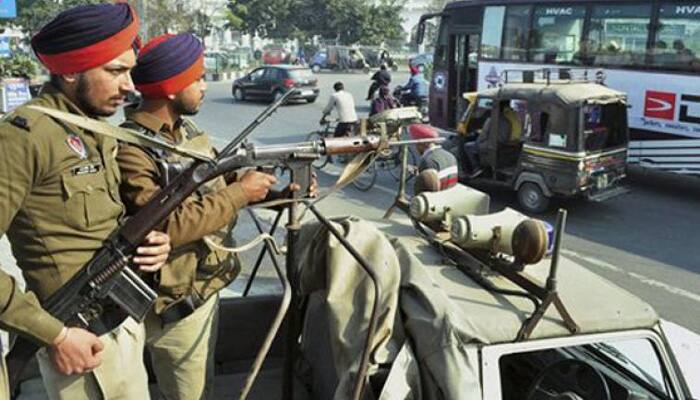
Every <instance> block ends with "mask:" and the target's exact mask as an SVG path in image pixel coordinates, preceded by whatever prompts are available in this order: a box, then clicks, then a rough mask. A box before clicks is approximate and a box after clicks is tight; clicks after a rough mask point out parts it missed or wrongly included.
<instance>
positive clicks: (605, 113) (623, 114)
mask: <svg viewBox="0 0 700 400" xmlns="http://www.w3.org/2000/svg"><path fill="white" fill-rule="evenodd" d="M583 121H584V124H583V146H584V149H585V150H586V151H587V152H595V151H602V150H606V149H610V148H615V147H620V146H624V145H625V144H626V143H627V109H626V107H625V105H624V104H621V103H613V104H604V105H603V104H586V105H585V106H584V107H583Z"/></svg>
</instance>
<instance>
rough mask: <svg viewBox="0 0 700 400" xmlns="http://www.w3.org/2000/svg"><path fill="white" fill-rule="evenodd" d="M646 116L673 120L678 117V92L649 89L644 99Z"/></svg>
mask: <svg viewBox="0 0 700 400" xmlns="http://www.w3.org/2000/svg"><path fill="white" fill-rule="evenodd" d="M644 116H645V117H649V118H660V119H670V120H671V121H673V120H674V119H675V117H676V94H675V93H669V92H655V91H653V90H647V95H646V98H645V99H644Z"/></svg>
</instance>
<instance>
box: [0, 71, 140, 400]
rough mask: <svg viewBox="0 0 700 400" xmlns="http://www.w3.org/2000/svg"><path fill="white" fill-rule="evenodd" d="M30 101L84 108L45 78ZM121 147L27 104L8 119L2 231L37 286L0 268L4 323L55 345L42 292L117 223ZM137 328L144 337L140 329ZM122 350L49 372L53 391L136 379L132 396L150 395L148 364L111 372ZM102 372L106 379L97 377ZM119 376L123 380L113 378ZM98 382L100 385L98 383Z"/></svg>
mask: <svg viewBox="0 0 700 400" xmlns="http://www.w3.org/2000/svg"><path fill="white" fill-rule="evenodd" d="M29 104H36V105H41V106H44V107H50V108H54V109H57V110H61V111H68V112H72V113H75V114H82V113H81V111H80V110H79V109H78V108H77V107H76V106H75V105H74V104H72V103H71V102H70V101H69V100H68V99H67V98H66V97H65V96H64V95H63V94H62V93H60V92H59V91H57V90H56V89H55V88H53V87H52V86H51V85H46V86H45V87H44V89H43V90H42V93H41V94H40V96H39V97H37V98H36V99H33V100H32V101H30V102H29ZM116 151H117V144H116V141H114V140H113V139H109V138H106V137H102V136H98V135H93V134H91V133H89V132H86V131H83V130H82V129H80V128H78V127H75V126H70V125H68V124H63V123H59V122H57V121H55V120H54V119H52V118H50V117H48V116H46V115H44V114H42V113H40V112H37V111H33V110H30V109H28V108H27V107H26V106H22V107H19V108H18V109H17V110H15V111H14V112H12V113H10V114H8V115H7V116H5V118H4V119H3V120H2V122H0V205H2V207H0V235H2V234H7V236H8V238H9V240H10V244H11V246H12V252H13V254H14V256H15V258H16V259H17V265H18V266H19V268H20V269H21V270H22V273H23V275H24V279H25V280H26V282H27V289H28V290H29V291H31V293H27V294H22V293H21V292H20V291H19V290H18V288H17V284H16V282H15V281H14V280H13V279H12V278H11V277H9V276H8V275H6V274H4V273H2V272H0V327H2V328H3V329H8V330H11V331H13V332H16V333H19V334H23V335H26V336H29V337H31V338H34V339H36V340H38V341H40V342H41V343H43V344H50V343H51V342H52V341H53V340H54V339H55V338H56V337H57V336H58V334H59V333H60V331H61V329H62V327H63V324H62V323H61V322H60V321H58V320H56V319H55V318H53V317H51V316H50V315H49V314H48V313H46V312H45V311H44V310H42V309H41V307H40V306H39V303H38V301H37V299H38V300H43V299H45V298H46V297H48V296H49V295H50V294H51V293H53V292H54V291H55V290H56V289H58V288H59V287H60V286H62V285H63V284H64V283H65V282H66V281H67V280H68V279H69V278H71V277H72V276H73V275H74V274H75V273H76V272H78V271H79V270H80V269H81V268H82V267H83V266H84V265H85V264H86V263H87V262H88V261H89V260H90V258H91V257H92V255H93V253H95V251H96V250H98V249H99V248H100V247H101V246H102V243H103V241H104V240H105V239H106V238H107V237H108V236H109V235H110V234H111V233H112V232H113V231H114V230H115V229H116V228H117V225H118V220H119V218H120V217H121V215H122V214H123V206H122V204H121V201H120V199H119V192H118V184H119V168H118V166H117V163H116V159H115V155H116ZM134 333H135V334H136V335H138V329H135V332H134ZM101 339H102V341H103V342H105V345H106V346H108V347H111V346H113V347H115V348H117V349H122V348H123V349H127V348H129V349H131V346H135V345H138V340H135V341H128V342H126V343H122V342H123V341H122V340H120V337H116V336H115V335H112V334H111V333H110V334H106V335H103V337H102V338H101ZM122 345H123V346H122ZM125 351H126V350H125ZM129 351H131V350H129ZM131 352H138V349H134V350H133V351H131ZM123 353H124V351H115V352H107V353H106V354H105V357H104V358H103V360H104V361H103V366H101V367H99V368H97V369H95V370H94V371H93V372H92V373H88V374H83V375H80V376H77V377H76V376H74V377H67V376H63V375H60V376H58V375H57V376H52V377H51V379H50V381H48V382H47V381H46V380H45V383H46V384H47V390H48V391H49V397H50V398H52V399H61V398H65V399H75V398H80V397H82V398H93V397H89V396H87V395H84V396H79V397H76V394H75V393H76V392H72V393H71V394H64V393H62V392H61V390H62V389H61V388H62V387H64V386H65V385H64V382H65V381H68V380H70V381H72V382H77V386H81V387H82V389H81V390H80V391H79V392H81V393H89V392H102V394H103V395H104V396H105V397H108V398H110V399H111V398H120V397H124V393H126V390H127V387H128V390H129V392H128V393H129V394H133V393H138V394H139V396H142V397H140V398H148V393H147V382H146V376H145V374H142V372H143V367H142V365H141V368H139V367H138V363H137V364H131V367H130V368H125V369H122V370H121V371H120V373H119V374H114V373H112V374H108V373H103V372H108V371H105V366H107V365H110V364H114V363H115V362H118V361H119V360H112V359H110V357H113V356H114V357H119V356H120V354H123ZM39 359H40V363H41V364H42V371H48V370H49V369H50V368H51V366H50V365H48V361H47V360H46V359H44V360H43V361H42V358H41V357H39ZM131 361H132V360H128V362H131ZM140 364H143V363H140ZM98 375H103V376H104V378H100V379H96V378H95V377H96V376H98ZM44 377H45V378H46V375H45V376H44ZM113 380H116V382H124V384H121V383H118V384H116V385H113V384H111V382H112V381H113ZM108 381H109V382H108ZM96 382H99V383H96ZM126 382H128V385H127V384H126ZM103 383H109V384H108V385H106V387H108V388H109V389H105V387H102V384H103ZM95 384H98V385H99V386H100V388H95V387H94V386H95ZM111 390H114V391H111ZM134 390H135V391H134Z"/></svg>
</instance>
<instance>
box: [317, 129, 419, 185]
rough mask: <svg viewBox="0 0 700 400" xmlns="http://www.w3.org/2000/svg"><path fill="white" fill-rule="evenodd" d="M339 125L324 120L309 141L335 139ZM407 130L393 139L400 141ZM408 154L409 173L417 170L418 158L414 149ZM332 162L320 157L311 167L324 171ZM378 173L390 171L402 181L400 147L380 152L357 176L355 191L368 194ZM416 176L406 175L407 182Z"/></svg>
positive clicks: (400, 132) (409, 149)
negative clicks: (320, 127) (336, 126)
mask: <svg viewBox="0 0 700 400" xmlns="http://www.w3.org/2000/svg"><path fill="white" fill-rule="evenodd" d="M336 123H337V120H336V121H331V120H324V123H323V124H322V125H323V128H322V129H319V130H318V131H315V132H311V133H310V134H309V135H308V136H307V140H308V141H314V140H322V139H325V138H327V137H333V134H334V133H335V124H336ZM405 131H406V128H405V127H401V128H399V131H398V134H397V135H395V136H394V137H393V138H392V139H398V140H400V139H401V138H402V137H403V136H404V135H406V133H405ZM407 151H408V154H407V157H408V158H407V159H408V162H407V166H408V170H409V172H410V171H412V170H413V169H415V167H416V164H417V160H418V157H417V156H416V153H415V150H414V149H413V148H412V147H409V148H408V149H407ZM329 161H330V157H329V156H322V157H319V159H317V160H316V161H314V162H313V163H312V164H311V165H313V166H314V168H316V169H318V170H321V169H323V168H324V167H325V166H326V165H328V162H329ZM378 171H388V172H389V174H390V175H391V176H392V177H393V178H394V180H396V181H397V182H398V181H400V180H401V148H398V147H391V148H388V149H385V150H383V151H381V152H379V153H378V154H377V156H376V158H375V160H374V162H373V163H371V164H370V165H369V166H368V167H367V168H366V169H365V170H364V171H363V172H362V173H361V174H360V175H359V176H357V177H356V178H355V179H354V180H353V181H352V185H353V187H355V189H357V190H359V191H362V192H366V191H368V190H370V189H371V188H372V187H373V186H374V184H375V183H376V181H377V173H378ZM414 175H415V174H412V173H407V174H406V181H407V182H408V181H409V180H411V179H412V178H413V177H414Z"/></svg>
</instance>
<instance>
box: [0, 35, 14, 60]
mask: <svg viewBox="0 0 700 400" xmlns="http://www.w3.org/2000/svg"><path fill="white" fill-rule="evenodd" d="M10 57H12V49H10V38H9V37H8V36H0V58H10Z"/></svg>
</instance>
